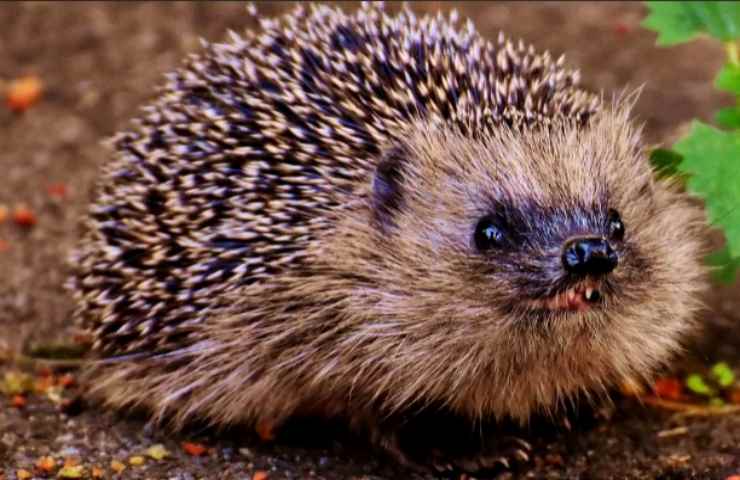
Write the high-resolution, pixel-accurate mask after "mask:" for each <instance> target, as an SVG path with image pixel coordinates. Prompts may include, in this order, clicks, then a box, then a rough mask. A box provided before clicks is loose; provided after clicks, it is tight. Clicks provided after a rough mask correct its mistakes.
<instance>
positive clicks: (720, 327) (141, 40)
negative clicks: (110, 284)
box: [0, 2, 740, 480]
mask: <svg viewBox="0 0 740 480" xmlns="http://www.w3.org/2000/svg"><path fill="white" fill-rule="evenodd" d="M355 7H356V5H354V4H350V5H348V6H347V8H355ZM397 7H398V5H390V6H389V7H388V8H389V9H396V8H397ZM456 7H457V9H458V10H459V11H460V13H461V14H462V15H463V16H469V17H471V18H472V19H473V20H474V21H475V24H476V26H477V28H478V29H479V31H480V32H481V33H482V34H483V35H484V36H487V37H489V38H494V37H495V35H497V33H498V31H499V30H503V31H505V32H508V33H509V34H510V35H511V36H513V37H521V38H524V39H525V40H526V41H528V42H531V43H533V44H534V45H535V46H536V47H538V48H540V49H548V50H550V51H551V52H552V53H553V54H555V55H556V56H557V55H559V54H560V53H564V52H565V53H567V59H568V61H569V63H570V64H571V65H574V66H577V67H578V68H580V69H581V72H582V74H583V75H582V78H583V83H584V84H585V85H586V86H587V87H589V88H593V89H596V90H603V91H604V92H606V93H607V94H610V93H612V92H618V91H620V90H622V89H623V88H625V87H630V88H635V87H638V86H641V85H642V86H644V89H643V92H642V95H641V97H640V100H639V101H638V103H637V107H636V111H635V114H636V116H637V117H638V118H639V119H641V120H642V121H644V122H645V135H646V139H647V141H648V142H649V143H658V142H670V141H671V140H673V139H675V138H676V136H677V135H678V132H680V131H681V128H682V126H685V124H686V122H687V121H689V120H690V119H691V118H694V117H699V118H701V119H704V120H710V119H711V115H712V112H714V111H715V110H716V109H717V108H719V107H720V106H721V105H723V103H727V102H728V101H729V100H730V99H728V98H724V97H723V96H722V95H719V94H718V93H716V92H715V91H714V90H713V89H712V79H713V77H714V75H715V72H717V71H718V69H719V67H720V65H721V63H722V61H723V51H722V49H721V47H720V46H719V45H717V44H716V43H713V42H711V41H709V40H703V39H702V40H699V41H696V42H693V43H691V44H688V45H682V46H678V47H673V48H661V49H659V48H656V47H655V46H654V41H655V35H654V34H653V33H651V32H648V31H646V30H644V29H642V28H641V27H640V26H639V22H640V21H641V20H642V19H643V18H644V16H645V8H644V6H643V5H642V4H639V3H629V4H624V3H589V4H585V3H570V2H569V3H567V4H565V3H562V4H561V3H518V2H517V3H496V4H488V3H483V2H480V3H477V2H470V3H462V4H457V5H456ZM288 8H291V5H290V4H288V3H279V4H261V5H260V6H259V11H260V13H261V14H264V15H274V14H277V13H279V12H281V11H284V10H286V9H288ZM412 8H413V9H414V10H415V11H418V12H420V13H421V12H433V11H436V10H438V9H441V10H449V9H450V8H452V5H451V4H447V3H444V2H425V3H414V4H413V5H412ZM0 25H3V30H2V33H0V82H8V81H10V80H11V79H14V78H18V77H20V76H22V75H25V74H35V75H37V76H38V77H39V78H40V79H41V80H42V81H43V82H44V84H45V93H44V96H43V98H42V100H41V101H40V102H39V103H38V104H37V105H35V106H34V107H33V108H31V109H30V110H29V111H27V112H25V114H22V115H18V114H13V113H11V112H10V111H9V110H8V109H6V108H4V107H0V145H1V146H2V148H0V175H1V176H2V180H1V181H0V206H2V205H4V206H7V207H9V208H10V209H11V211H12V209H13V207H15V206H16V205H19V204H24V205H26V206H28V207H29V208H30V209H31V211H32V212H34V214H35V215H36V217H37V223H36V224H35V225H34V226H32V227H30V228H21V227H19V226H18V225H16V224H14V222H12V221H5V222H3V223H0V246H2V247H1V248H0V272H1V274H0V351H4V352H6V357H7V356H8V355H7V352H13V351H18V350H20V349H21V348H22V347H24V346H26V347H27V346H29V345H32V344H49V343H51V342H54V341H56V340H63V339H65V338H68V337H69V335H70V331H71V330H70V324H71V320H70V319H71V310H72V302H71V299H70V297H69V296H68V295H67V294H66V293H65V291H64V289H63V283H64V279H65V267H64V261H65V257H66V255H67V254H68V252H69V250H70V248H71V247H72V246H73V244H74V243H75V241H76V239H77V238H78V237H79V234H80V222H79V220H80V218H81V216H82V214H83V212H84V209H85V206H86V205H87V203H88V201H89V198H90V192H91V188H92V185H93V182H94V180H95V178H96V177H97V175H98V169H99V167H100V165H102V164H103V163H104V162H105V160H106V158H107V156H108V154H107V152H106V150H105V148H104V147H103V146H102V145H101V144H100V140H101V139H104V138H106V137H108V136H109V135H111V134H113V133H114V132H115V131H116V130H117V129H120V128H122V127H124V126H125V125H126V122H127V120H128V119H129V118H131V117H132V116H133V115H134V114H136V113H137V109H138V106H139V105H141V104H142V103H143V102H144V101H146V100H147V99H149V98H151V97H152V95H153V94H154V87H155V86H156V85H159V84H161V83H162V79H163V77H162V75H163V74H164V73H165V72H167V71H169V70H172V69H173V68H175V67H176V66H177V65H178V63H179V62H180V61H181V59H182V58H183V57H184V56H185V55H186V54H187V52H191V51H195V50H197V49H198V48H199V41H198V39H199V37H203V38H207V39H209V40H214V41H215V40H219V39H221V38H224V35H225V32H226V29H228V28H231V29H233V30H235V31H241V30H242V29H244V28H251V27H254V26H255V25H254V21H253V20H252V19H251V18H250V17H249V16H248V15H247V14H246V13H245V7H244V5H242V4H240V3H219V2H209V3H189V2H187V3H148V2H146V3H145V2H142V3H138V2H137V3H125V2H116V3H113V2H111V3H97V2H80V3H72V4H64V5H62V4H60V3H53V2H50V3H38V2H32V3H22V2H18V3H16V2H11V3H7V4H4V5H3V7H2V8H1V9H0ZM60 185H63V186H64V191H61V190H62V189H61V188H60ZM715 241H716V239H715ZM738 297H740V289H739V288H738V285H735V286H723V287H720V286H717V287H716V288H714V289H713V291H712V292H711V294H710V295H708V298H707V306H708V308H707V310H706V313H705V315H704V316H705V319H706V321H705V324H706V329H705V333H704V334H703V335H702V336H701V337H700V338H699V339H697V340H695V341H694V342H693V343H692V344H691V345H690V348H689V355H688V358H687V359H686V360H683V361H682V363H681V364H680V365H677V366H676V368H678V369H680V368H682V366H684V365H710V364H712V363H713V362H715V361H717V360H725V361H727V362H728V363H729V364H730V365H733V366H738V365H740V335H738V334H737V328H736V326H737V324H738V323H737V322H740V299H739V298H738ZM1 358H2V357H1V356H0V375H3V374H4V373H6V372H9V371H11V370H15V369H16V367H15V366H14V365H11V364H10V362H9V361H6V362H5V364H3V363H2V360H1ZM0 378H2V377H0ZM37 378H41V377H37ZM73 393H74V387H69V388H68V389H67V392H65V393H64V395H65V396H67V397H70V396H71V395H72V394H73ZM50 397H53V396H50V395H31V396H29V397H28V398H27V400H26V401H27V403H26V405H25V406H23V407H13V406H8V403H7V399H6V398H5V397H4V396H3V397H0V400H1V401H2V402H3V403H2V406H0V479H15V478H24V472H23V471H22V470H24V469H25V470H27V471H28V472H29V473H30V474H32V475H40V473H41V472H42V470H39V469H38V468H36V469H34V464H35V463H36V462H37V460H38V459H39V458H40V457H42V456H45V455H50V456H52V457H53V458H54V459H56V460H57V461H60V460H61V459H65V458H72V459H77V460H79V462H81V463H80V464H81V465H82V466H83V467H84V468H85V472H86V473H85V475H87V477H83V478H90V477H89V476H90V475H91V474H92V473H93V467H94V466H96V467H98V468H100V469H101V470H100V471H101V472H102V477H100V478H152V479H154V478H162V479H164V478H172V479H196V478H209V479H210V478H229V479H230V478H234V479H249V478H253V479H254V480H257V479H259V478H264V477H262V474H261V473H256V472H257V471H259V470H261V471H263V472H265V473H267V474H268V475H269V479H270V480H277V479H283V478H286V479H287V478H290V479H302V478H316V479H358V480H359V479H368V480H369V479H398V478H417V476H416V475H415V474H412V473H410V472H407V471H405V470H403V469H400V468H399V467H396V466H395V465H393V464H392V463H391V462H389V461H387V460H386V459H385V458H383V457H380V456H377V455H375V454H373V453H372V452H369V451H368V449H367V447H366V445H365V444H363V443H362V441H360V440H357V439H354V438H352V437H350V436H349V435H347V434H346V433H344V432H342V431H341V429H339V430H338V431H335V429H333V428H332V429H329V428H328V427H327V426H326V425H304V426H302V427H301V428H298V429H296V430H297V431H298V432H299V434H297V435H295V436H294V437H292V438H285V439H282V440H278V441H277V442H273V443H264V442H261V441H259V440H258V439H257V438H256V437H255V435H254V434H253V433H248V432H241V433H240V432H226V433H219V432H212V431H206V430H197V429H195V428H193V429H191V430H190V431H187V432H182V433H177V434H175V433H172V432H168V431H164V430H160V429H155V428H150V427H148V426H147V425H146V421H145V419H144V418H140V417H137V416H134V415H122V414H118V413H115V412H110V411H108V410H106V409H104V408H102V407H100V406H96V405H87V406H78V405H75V404H73V405H71V406H70V405H67V406H66V407H65V408H64V412H60V408H59V406H58V405H57V402H55V401H54V398H50ZM610 412H611V413H610V415H609V416H608V418H607V419H599V420H596V421H595V422H584V424H581V422H575V423H574V424H573V428H572V429H571V430H570V431H561V430H558V431H555V432H554V433H553V434H551V435H548V436H547V438H545V437H543V438H542V439H537V438H535V439H534V442H535V443H536V444H537V450H538V453H537V455H535V458H534V461H533V462H532V464H531V465H529V466H527V467H525V468H523V469H522V470H521V471H520V472H519V473H518V476H521V477H524V478H584V479H585V478H598V479H600V478H663V479H674V478H675V479H679V478H708V479H713V478H717V479H723V478H726V477H728V476H730V475H732V474H740V415H721V416H712V417H685V416H678V415H675V414H671V413H667V412H665V411H663V410H659V409H656V408H655V407H650V406H647V405H641V404H640V403H639V402H636V401H634V400H631V399H628V398H625V399H617V400H615V403H614V406H613V407H612V408H611V410H610ZM586 423H587V424H586ZM672 429H673V430H672ZM669 430H671V431H672V432H673V435H668V436H666V435H665V433H661V434H660V435H659V432H665V431H669ZM184 441H190V442H196V443H199V444H203V445H205V446H206V447H208V448H207V449H206V451H205V452H203V454H202V455H199V456H196V455H192V454H189V453H187V451H186V450H185V449H184V448H183V446H182V442H184ZM160 443H161V444H163V445H164V447H165V448H166V449H167V450H168V451H169V452H170V455H169V456H168V457H166V458H165V459H163V460H154V459H152V458H150V457H149V456H147V454H146V453H145V451H146V450H147V449H148V448H149V447H151V446H152V445H154V444H160ZM196 450H197V449H196ZM191 453H192V447H191ZM136 455H143V456H144V461H143V464H142V465H139V466H136V465H132V464H131V462H130V460H131V457H132V456H136ZM114 460H115V461H121V462H123V463H124V464H125V465H126V468H125V469H124V470H123V471H122V472H121V473H120V474H117V475H113V471H114V469H113V467H112V463H111V462H112V461H114ZM134 463H136V461H135V460H134ZM54 471H56V469H54ZM73 473H74V472H73ZM95 473H99V472H97V471H96V472H95ZM50 475H51V476H54V475H55V474H50ZM507 475H508V474H505V475H504V476H507ZM27 478H28V477H27ZM418 478H422V477H418Z"/></svg>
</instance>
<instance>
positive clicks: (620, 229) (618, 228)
mask: <svg viewBox="0 0 740 480" xmlns="http://www.w3.org/2000/svg"><path fill="white" fill-rule="evenodd" d="M609 236H610V237H611V238H613V239H615V240H622V239H623V238H624V223H622V219H621V218H619V213H618V212H617V211H616V210H609Z"/></svg>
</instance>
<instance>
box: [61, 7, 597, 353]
mask: <svg viewBox="0 0 740 480" xmlns="http://www.w3.org/2000/svg"><path fill="white" fill-rule="evenodd" d="M453 24H454V20H453V19H452V18H451V19H450V20H447V19H443V18H442V17H441V16H438V17H437V18H430V17H425V18H422V19H416V18H415V17H414V16H413V15H412V14H411V13H410V12H403V13H401V14H400V15H398V16H395V17H389V16H387V15H386V14H384V13H383V12H382V10H380V9H378V8H375V7H372V6H370V7H367V6H365V7H363V8H362V9H361V10H359V11H358V12H357V13H355V14H353V15H345V14H343V13H342V12H341V11H339V10H333V9H329V8H328V7H325V6H319V7H316V8H312V11H311V13H310V15H307V16H305V19H304V15H303V14H302V13H301V11H300V8H299V9H298V10H296V11H295V12H293V13H292V14H290V15H287V16H286V17H285V18H284V22H282V23H279V22H276V21H273V20H265V21H263V22H262V30H263V31H262V32H261V33H259V34H251V33H249V34H247V36H246V37H245V38H240V37H238V36H236V35H232V38H231V41H230V42H229V43H227V44H216V45H213V46H211V47H208V48H207V50H206V51H205V52H204V53H202V54H200V55H197V56H193V57H191V59H190V60H189V61H188V62H187V64H186V66H185V67H184V68H182V69H180V70H178V71H176V72H175V73H173V74H171V75H170V76H169V81H168V83H167V85H166V86H165V89H164V91H163V92H162V93H161V95H160V97H159V98H158V99H157V100H156V101H155V102H154V103H153V104H152V105H151V106H149V107H147V108H146V114H145V115H144V116H143V117H142V118H140V119H139V120H138V121H137V123H136V126H135V128H134V129H133V130H131V131H129V132H126V133H123V134H120V135H119V136H118V137H116V138H115V140H114V146H115V149H116V158H115V160H114V161H113V162H112V163H111V164H110V165H109V166H107V168H106V170H107V173H106V177H105V179H104V180H103V182H102V184H101V186H100V187H99V192H98V199H97V202H96V204H95V205H94V206H93V208H92V214H91V217H90V220H89V223H88V228H89V230H90V231H89V234H88V235H87V237H86V239H85V241H84V243H83V245H82V247H81V249H80V251H79V252H78V258H77V259H76V261H75V262H76V263H77V265H78V266H77V275H76V278H75V281H74V285H75V289H76V291H77V294H78V297H79V300H80V315H81V318H83V323H84V325H85V327H86V328H88V329H90V330H92V331H93V332H94V336H95V340H96V344H95V346H96V348H98V349H101V350H103V351H105V352H106V353H124V352H132V351H136V350H150V349H154V348H157V347H158V346H159V347H162V346H164V347H166V346H167V344H173V345H176V344H177V343H178V342H181V341H183V336H185V335H187V330H188V328H189V326H191V325H193V324H195V323H199V322H200V321H201V319H202V318H204V316H205V315H206V313H207V311H208V309H209V308H212V307H213V305H214V304H215V300H216V299H218V298H219V297H220V296H222V295H223V294H224V293H225V292H228V291H230V290H233V289H234V288H237V287H238V286H240V285H246V284H249V283H252V282H255V281H259V280H260V279H263V278H266V277H268V276H270V275H274V274H277V273H278V272H279V271H281V270H283V269H286V268H300V264H301V263H302V262H308V261H311V259H310V258H306V252H307V251H308V249H309V246H310V244H311V242H313V241H315V239H316V233H317V232H319V231H320V230H323V229H330V228H332V225H331V223H330V221H329V220H328V216H327V211H328V209H332V208H335V207H337V206H338V205H343V204H345V203H346V202H345V199H346V196H347V195H351V194H352V192H353V190H355V186H356V185H357V182H358V181H361V180H362V179H364V178H366V175H367V173H368V171H369V170H370V169H371V168H372V166H373V165H374V163H375V159H376V158H377V157H378V156H379V154H380V152H381V149H382V148H383V147H384V146H385V145H386V144H387V143H389V142H392V141H393V140H394V137H395V136H397V135H400V134H401V133H402V131H403V127H404V126H405V125H408V124H409V123H410V122H411V121H412V120H414V119H416V118H426V119H428V121H430V122H441V121H447V122H455V123H457V124H458V125H460V126H461V127H462V128H463V129H465V130H467V131H477V130H479V129H485V128H495V127H497V126H504V125H508V126H513V127H515V128H518V127H521V126H527V125H534V126H540V125H544V124H547V123H549V122H550V121H553V120H557V119H558V118H561V117H563V118H568V119H570V120H575V121H576V122H579V123H585V122H586V121H587V120H588V118H589V116H590V115H591V114H592V113H593V112H594V111H595V109H596V108H597V101H596V98H595V97H594V96H593V95H591V94H588V93H586V92H584V91H582V90H579V89H577V88H576V87H575V84H576V83H577V72H571V71H566V70H564V69H563V66H562V61H558V62H553V61H551V59H550V57H549V55H548V54H547V53H545V54H542V55H538V54H535V53H534V51H533V49H532V48H531V47H529V48H525V47H524V46H523V45H522V44H520V45H519V46H518V47H514V46H513V45H512V44H511V43H509V42H507V41H505V40H504V38H503V36H500V37H499V40H498V43H497V44H496V45H492V44H491V43H489V42H486V41H484V40H483V39H482V38H481V37H480V36H478V34H477V33H476V32H475V31H474V30H473V27H472V24H470V23H468V25H467V26H466V27H465V28H464V29H462V30H458V29H456V28H455V27H454V26H453Z"/></svg>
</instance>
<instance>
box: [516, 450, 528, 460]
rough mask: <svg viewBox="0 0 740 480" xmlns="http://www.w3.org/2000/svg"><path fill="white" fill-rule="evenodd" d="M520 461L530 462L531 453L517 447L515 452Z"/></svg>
mask: <svg viewBox="0 0 740 480" xmlns="http://www.w3.org/2000/svg"><path fill="white" fill-rule="evenodd" d="M513 455H514V456H515V457H516V458H517V459H518V460H519V461H520V462H528V461H529V455H527V453H526V452H525V451H524V450H520V449H516V450H514V454H513Z"/></svg>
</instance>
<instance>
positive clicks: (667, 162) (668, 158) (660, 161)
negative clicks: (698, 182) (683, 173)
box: [650, 148, 683, 178]
mask: <svg viewBox="0 0 740 480" xmlns="http://www.w3.org/2000/svg"><path fill="white" fill-rule="evenodd" d="M681 160H683V157H682V156H681V155H679V154H678V153H676V152H674V151H673V150H668V149H665V148H656V149H655V150H653V151H652V152H650V164H651V165H652V166H653V169H654V170H655V173H656V174H657V175H658V177H661V178H663V177H671V176H674V175H676V174H677V173H678V165H679V164H680V163H681Z"/></svg>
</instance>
